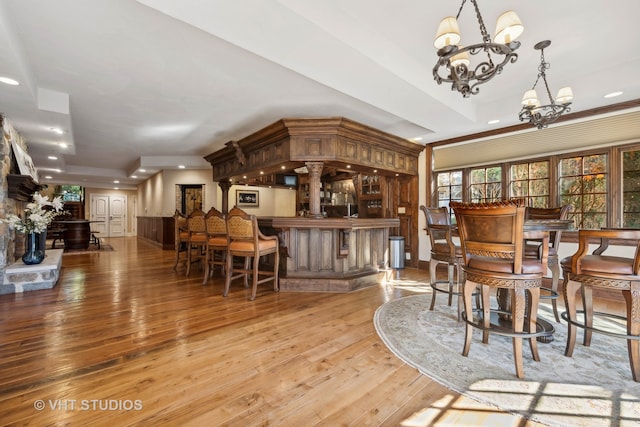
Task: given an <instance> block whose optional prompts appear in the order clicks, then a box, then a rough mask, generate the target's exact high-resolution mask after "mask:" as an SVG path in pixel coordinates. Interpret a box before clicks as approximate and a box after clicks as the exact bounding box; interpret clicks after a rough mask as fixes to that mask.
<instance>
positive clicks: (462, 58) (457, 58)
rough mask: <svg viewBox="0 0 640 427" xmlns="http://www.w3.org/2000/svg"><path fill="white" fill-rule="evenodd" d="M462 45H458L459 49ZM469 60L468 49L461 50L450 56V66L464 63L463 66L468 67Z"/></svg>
mask: <svg viewBox="0 0 640 427" xmlns="http://www.w3.org/2000/svg"><path fill="white" fill-rule="evenodd" d="M463 47H464V46H462V45H460V46H459V49H462V48H463ZM469 64H471V61H470V60H469V51H466V50H463V51H461V52H460V53H458V54H456V55H453V56H452V57H451V66H452V67H457V66H459V65H464V66H465V67H469Z"/></svg>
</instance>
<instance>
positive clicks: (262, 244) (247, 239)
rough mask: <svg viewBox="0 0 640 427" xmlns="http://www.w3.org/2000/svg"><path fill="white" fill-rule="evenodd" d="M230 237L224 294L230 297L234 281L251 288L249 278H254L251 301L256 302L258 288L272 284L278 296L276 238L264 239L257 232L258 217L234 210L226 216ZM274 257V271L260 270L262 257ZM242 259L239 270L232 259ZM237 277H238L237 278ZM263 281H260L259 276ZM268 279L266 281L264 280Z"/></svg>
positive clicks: (258, 231) (277, 251) (277, 247)
mask: <svg viewBox="0 0 640 427" xmlns="http://www.w3.org/2000/svg"><path fill="white" fill-rule="evenodd" d="M226 218H227V233H228V236H229V250H228V252H227V268H226V280H225V284H224V294H223V296H225V297H226V296H227V295H228V293H229V287H230V286H231V281H232V280H234V279H237V278H240V277H242V278H244V283H245V287H246V286H248V283H249V282H248V277H249V276H251V278H252V290H251V301H253V300H254V299H255V298H256V292H257V290H258V285H259V284H261V283H265V282H268V281H273V290H274V291H276V292H278V291H279V287H278V265H279V262H280V258H279V245H278V237H277V236H265V235H263V234H262V233H261V232H260V229H259V228H258V219H257V218H256V216H255V215H249V214H247V213H246V212H244V211H243V210H242V209H240V208H238V207H237V206H234V207H233V209H231V210H230V211H229V213H228V214H227V216H226ZM270 254H273V255H274V262H273V270H263V269H260V268H259V265H260V257H262V256H265V255H270ZM234 256H237V257H243V258H244V267H236V266H234V264H233V257H234ZM234 273H238V274H235V275H234ZM260 275H262V276H263V278H262V279H260V278H259V276H260ZM264 276H266V277H264Z"/></svg>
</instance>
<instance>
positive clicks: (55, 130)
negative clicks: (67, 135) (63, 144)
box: [49, 128, 64, 135]
mask: <svg viewBox="0 0 640 427" xmlns="http://www.w3.org/2000/svg"><path fill="white" fill-rule="evenodd" d="M49 130H50V131H51V132H53V133H57V134H58V135H62V134H63V133H64V131H63V130H62V129H60V128H49Z"/></svg>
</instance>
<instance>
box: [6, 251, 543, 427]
mask: <svg viewBox="0 0 640 427" xmlns="http://www.w3.org/2000/svg"><path fill="white" fill-rule="evenodd" d="M108 243H110V244H111V245H112V246H113V247H114V248H115V251H114V252H103V253H94V254H86V255H65V256H64V258H63V270H62V274H61V277H60V281H59V283H58V285H57V286H56V287H55V288H54V289H51V290H43V291H34V292H26V293H23V294H16V295H2V296H0V423H1V424H3V425H37V426H40V425H83V426H84V425H107V424H108V425H112V426H123V425H153V426H161V425H171V426H177V425H194V426H203V425H207V426H209V425H230V426H235V425H237V426H256V425H262V426H264V425H274V426H311V425H327V426H336V425H350V426H365V425H385V426H402V425H405V426H427V425H429V426H438V425H443V426H444V425H447V426H452V425H455V426H463V425H464V426H479V425H484V426H534V425H536V424H535V423H529V422H525V421H523V420H522V419H520V418H518V417H515V416H513V415H509V414H504V413H501V412H498V411H495V410H493V409H492V408H489V407H486V406H482V405H479V404H477V403H475V402H473V401H471V400H469V399H466V398H464V397H462V396H460V395H458V394H456V393H453V392H451V391H450V390H448V389H447V388H445V387H443V386H441V385H440V384H438V383H436V382H434V381H432V380H430V379H429V378H428V377H426V376H424V375H421V374H420V373H419V372H418V371H416V370H415V369H413V368H411V367H409V366H407V365H405V364H404V363H403V362H402V361H400V360H399V359H398V358H396V357H395V356H394V355H393V354H392V353H391V352H390V351H389V350H388V349H387V348H386V347H385V345H384V344H383V343H382V342H381V341H380V339H379V338H378V336H377V334H376V332H375V329H374V326H373V321H372V319H373V314H374V312H375V310H376V309H377V308H378V307H379V306H380V305H381V304H383V303H384V302H385V301H388V300H391V299H394V298H399V297H402V296H405V295H410V294H412V293H414V292H420V291H424V290H425V289H428V273H427V272H426V271H422V270H415V269H404V270H400V272H399V273H398V274H397V275H396V277H395V280H394V281H393V283H391V284H381V285H380V286H376V287H371V288H367V289H364V290H360V291H356V292H353V293H350V294H328V293H285V292H282V293H274V292H273V290H272V287H271V286H270V285H265V286H261V287H259V289H258V296H257V298H256V300H255V301H253V302H251V301H249V300H248V295H249V290H247V289H245V288H244V286H243V285H242V283H241V281H239V280H238V281H234V282H233V283H232V287H231V292H230V294H229V296H228V297H227V298H223V297H222V290H223V281H222V280H221V279H220V278H219V272H216V274H215V278H214V279H212V280H210V281H209V282H208V283H207V285H205V286H203V285H202V270H201V269H200V268H198V267H194V268H192V273H191V277H188V278H187V277H185V276H184V268H181V267H179V268H178V271H174V270H173V269H172V266H173V251H163V250H161V249H159V248H157V247H155V246H153V245H151V244H149V243H146V242H144V241H140V240H137V239H135V238H120V239H111V240H110V241H109V242H108ZM41 403H42V404H43V406H44V407H43V408H36V406H38V405H40V404H41ZM123 408H124V409H132V410H128V411H127V410H121V409H123Z"/></svg>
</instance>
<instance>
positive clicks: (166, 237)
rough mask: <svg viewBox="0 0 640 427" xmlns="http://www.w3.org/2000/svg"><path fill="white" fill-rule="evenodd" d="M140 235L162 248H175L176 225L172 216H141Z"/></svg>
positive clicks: (139, 218) (139, 223)
mask: <svg viewBox="0 0 640 427" xmlns="http://www.w3.org/2000/svg"><path fill="white" fill-rule="evenodd" d="M137 225H138V237H139V238H142V239H145V240H147V241H149V242H151V243H154V244H156V245H158V246H162V249H171V250H173V249H174V239H175V236H174V225H173V217H171V216H163V217H159V216H139V217H138V222H137Z"/></svg>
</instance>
